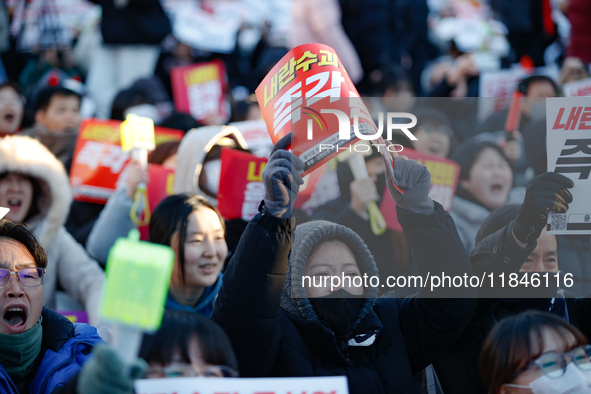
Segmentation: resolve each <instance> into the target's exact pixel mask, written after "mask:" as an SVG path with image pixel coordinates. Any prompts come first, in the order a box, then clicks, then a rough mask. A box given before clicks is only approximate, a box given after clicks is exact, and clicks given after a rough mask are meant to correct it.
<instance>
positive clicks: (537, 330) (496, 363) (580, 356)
mask: <svg viewBox="0 0 591 394" xmlns="http://www.w3.org/2000/svg"><path fill="white" fill-rule="evenodd" d="M590 357H591V346H590V345H588V344H587V339H586V338H585V336H584V335H583V334H582V333H581V332H580V331H579V330H578V329H577V328H575V327H574V326H572V325H570V324H568V323H566V322H565V321H564V320H562V319H560V318H558V317H556V316H554V315H552V314H549V313H545V312H534V311H530V312H525V313H522V314H519V315H516V316H513V317H510V318H506V319H503V321H502V322H501V323H499V324H498V325H497V326H496V327H495V328H494V329H493V330H492V331H491V333H490V334H489V336H488V338H487V339H486V342H485V344H484V347H483V349H482V354H481V357H480V370H481V372H482V379H483V382H484V384H485V386H486V387H487V388H488V392H489V393H490V394H513V393H515V394H522V393H523V394H525V393H532V394H566V393H568V394H586V393H590V392H591V359H590Z"/></svg>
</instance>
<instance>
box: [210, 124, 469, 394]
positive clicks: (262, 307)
mask: <svg viewBox="0 0 591 394" xmlns="http://www.w3.org/2000/svg"><path fill="white" fill-rule="evenodd" d="M290 143H291V134H290V135H288V136H286V137H284V138H282V139H281V140H279V141H278V142H277V143H276V144H275V147H274V148H273V151H272V153H271V157H270V159H269V163H268V164H267V166H266V167H265V169H264V171H263V182H264V184H265V198H264V203H263V204H261V209H260V212H259V214H257V216H255V218H254V219H253V220H252V221H251V222H250V223H249V225H248V227H247V229H246V231H245V232H244V234H243V236H242V238H241V240H240V244H239V245H238V249H237V251H236V253H235V255H234V256H233V258H232V259H231V260H230V263H229V265H228V267H227V269H226V272H225V273H224V280H223V284H222V288H221V289H220V292H219V295H218V298H217V299H216V301H215V305H214V310H213V314H212V319H213V320H214V321H215V322H217V323H218V324H220V325H221V326H222V328H224V329H225V330H226V333H227V334H228V336H229V338H230V341H231V342H232V345H233V346H234V350H235V352H236V355H237V358H238V364H239V367H240V373H241V375H242V376H246V377H251V376H301V377H304V376H335V375H345V376H347V378H348V384H349V392H350V393H352V394H359V393H405V392H407V391H408V390H409V388H410V386H411V384H412V379H413V376H414V375H415V374H417V373H418V372H420V371H422V370H423V369H424V368H425V367H427V365H429V364H430V363H431V362H432V361H433V359H434V358H435V357H436V355H437V354H438V353H439V352H440V351H442V350H443V349H445V348H446V347H447V346H448V345H450V344H451V343H452V342H453V340H454V339H455V338H456V337H457V335H458V334H459V333H460V332H461V331H462V329H463V327H464V326H465V325H466V324H467V323H468V321H469V320H470V317H471V315H472V313H473V310H474V308H475V306H476V300H474V299H471V298H469V297H474V295H475V293H474V292H473V291H472V290H471V289H466V288H462V289H461V290H460V289H454V291H453V294H452V292H450V291H449V289H438V290H435V291H434V293H437V294H431V295H432V296H435V297H437V298H422V297H420V295H426V293H425V292H424V291H425V290H426V289H421V291H420V292H419V297H414V298H406V299H397V298H379V299H376V295H377V292H378V289H377V287H372V286H368V287H363V286H361V287H358V286H353V287H351V286H349V285H345V284H340V285H338V286H336V288H331V286H327V285H326V283H325V285H324V286H322V285H320V286H314V285H313V284H311V283H310V282H309V281H308V284H307V285H305V281H304V278H305V277H307V278H308V279H309V278H310V277H315V278H316V279H318V278H324V277H330V276H331V275H333V276H339V277H340V276H341V275H342V276H345V275H346V276H348V277H349V276H350V277H351V278H354V277H360V276H362V275H364V274H366V275H368V276H374V275H377V268H376V264H375V261H374V260H373V257H372V255H371V253H370V252H369V250H368V249H367V246H366V245H365V244H364V242H363V241H362V240H361V239H360V238H359V236H358V235H357V234H355V233H354V232H353V231H352V230H350V229H348V228H347V227H344V226H342V225H338V224H334V223H329V222H325V221H315V222H308V223H305V224H301V225H299V226H298V227H296V228H295V231H294V222H293V219H292V218H291V213H292V212H291V207H292V205H293V202H294V201H295V199H296V197H297V194H298V191H299V187H300V185H301V184H302V183H303V180H302V178H301V176H300V174H299V171H301V170H302V169H303V168H304V163H303V162H302V161H301V160H300V159H299V158H297V157H296V156H295V155H294V154H292V153H291V152H288V151H286V150H285V149H286V148H287V147H288V145H289V144H290ZM405 159H406V158H404V157H397V158H396V159H395V177H396V180H397V181H398V183H399V185H400V187H401V188H403V190H404V195H402V194H400V193H399V192H398V191H397V190H396V189H395V188H394V186H392V187H391V190H390V193H391V194H392V197H393V198H394V200H395V201H396V202H397V210H398V219H399V221H400V222H401V224H402V225H403V227H404V230H405V235H406V236H407V237H408V238H409V242H410V245H411V247H412V249H413V255H415V256H416V257H417V258H416V264H417V266H418V267H419V269H420V271H422V272H425V273H426V272H427V271H430V272H431V274H433V273H435V272H439V273H441V271H442V270H443V269H444V270H445V274H448V275H455V274H464V273H468V274H470V273H471V266H470V262H469V260H468V256H467V255H466V253H465V252H464V248H463V246H462V244H461V241H460V239H459V236H458V234H457V231H456V230H455V226H454V224H453V220H452V219H451V217H450V216H449V215H448V214H447V213H446V212H445V211H444V210H443V208H442V207H441V205H440V204H438V203H436V202H434V201H433V200H431V199H430V198H429V197H428V193H429V189H430V174H429V171H428V170H427V169H426V167H425V166H423V165H421V164H419V163H417V162H416V161H414V160H405ZM389 189H390V188H389ZM393 263H395V262H393ZM456 290H460V291H459V292H457V291H456ZM458 296H460V297H468V298H465V299H458V298H455V299H450V298H448V297H458Z"/></svg>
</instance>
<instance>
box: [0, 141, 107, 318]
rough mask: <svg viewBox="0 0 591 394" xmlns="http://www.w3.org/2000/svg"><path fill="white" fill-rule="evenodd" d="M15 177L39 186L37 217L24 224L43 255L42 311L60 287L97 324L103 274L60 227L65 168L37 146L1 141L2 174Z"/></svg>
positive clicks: (66, 201)
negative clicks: (32, 180)
mask: <svg viewBox="0 0 591 394" xmlns="http://www.w3.org/2000/svg"><path fill="white" fill-rule="evenodd" d="M5 172H16V173H19V174H23V175H27V176H29V177H31V178H34V179H35V180H37V182H38V183H39V185H40V195H38V196H36V197H37V198H36V199H35V198H34V200H33V201H37V208H38V210H39V213H38V214H37V215H35V216H34V217H32V218H30V219H28V220H27V224H28V225H30V226H31V227H32V229H33V230H34V232H35V235H37V238H39V240H40V242H41V245H43V247H44V248H45V249H46V250H47V257H48V262H47V272H46V274H45V276H44V277H43V296H44V305H45V306H46V307H48V308H55V300H56V289H57V287H58V282H59V285H60V286H61V287H62V288H63V289H64V290H65V291H66V292H67V293H68V294H69V295H70V296H72V297H73V298H74V299H75V300H76V301H78V302H79V303H80V304H82V305H84V306H85V309H86V311H87V312H88V317H89V321H90V323H91V324H93V325H94V324H97V323H98V315H97V313H98V307H99V300H100V295H101V289H102V287H103V280H104V277H105V274H104V272H103V270H102V269H101V268H100V267H99V265H98V263H97V262H96V261H95V260H93V259H92V258H90V257H89V256H88V254H87V253H86V251H85V250H84V248H83V247H82V246H81V245H80V244H78V243H77V242H76V241H75V240H74V238H72V236H71V235H70V234H69V233H68V232H67V231H66V229H65V228H64V226H63V224H64V222H65V220H66V216H67V215H68V209H69V207H70V203H71V201H72V195H71V192H70V186H69V183H68V176H67V175H66V172H65V170H64V167H63V165H62V164H61V163H60V162H59V161H58V160H57V159H56V158H55V156H53V155H52V154H51V153H50V152H49V151H48V150H47V148H45V147H44V146H43V145H42V144H41V143H39V142H38V141H37V140H34V139H32V138H29V137H21V136H14V137H4V138H3V139H1V140H0V174H2V173H5Z"/></svg>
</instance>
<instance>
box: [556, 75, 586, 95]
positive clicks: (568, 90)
mask: <svg viewBox="0 0 591 394" xmlns="http://www.w3.org/2000/svg"><path fill="white" fill-rule="evenodd" d="M562 91H563V92H564V95H565V97H588V96H591V78H586V79H581V80H580V81H575V82H569V83H565V84H564V85H562Z"/></svg>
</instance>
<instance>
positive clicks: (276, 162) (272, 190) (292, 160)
mask: <svg viewBox="0 0 591 394" xmlns="http://www.w3.org/2000/svg"><path fill="white" fill-rule="evenodd" d="M292 138H293V134H292V133H289V134H287V135H286V136H285V137H283V138H281V139H280V140H279V141H277V143H276V144H275V146H274V147H273V150H272V151H271V156H270V157H269V162H268V163H267V165H266V166H265V169H264V170H263V183H264V185H265V207H266V208H267V210H268V211H269V212H270V213H271V214H272V215H273V216H276V217H281V218H288V217H290V216H291V207H292V206H293V203H294V202H295V200H296V198H297V196H298V191H299V189H300V185H302V184H303V183H304V181H303V179H302V177H301V175H300V174H299V171H301V170H303V169H304V162H303V161H302V160H300V159H299V158H298V157H297V156H295V155H294V154H293V153H291V152H288V151H287V150H285V149H286V148H287V147H288V146H289V145H290V144H291V140H292Z"/></svg>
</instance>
